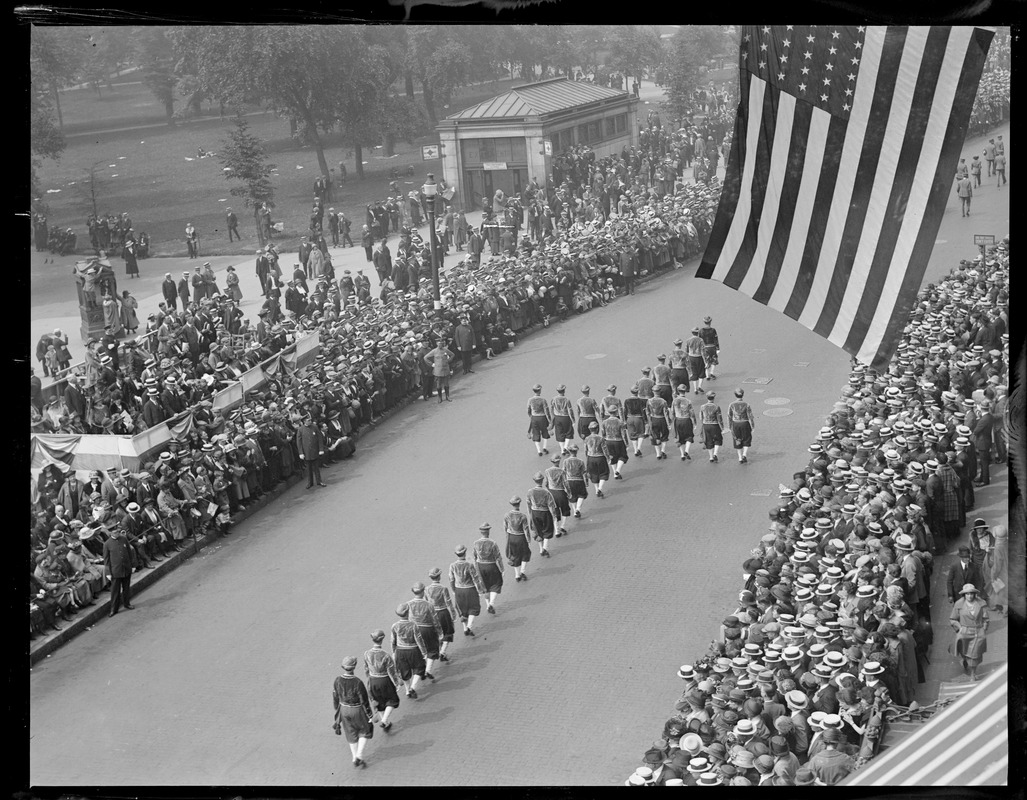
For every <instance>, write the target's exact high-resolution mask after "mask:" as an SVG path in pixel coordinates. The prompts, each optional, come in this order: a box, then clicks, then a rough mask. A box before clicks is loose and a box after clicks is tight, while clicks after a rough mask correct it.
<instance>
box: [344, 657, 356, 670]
mask: <svg viewBox="0 0 1027 800" xmlns="http://www.w3.org/2000/svg"><path fill="white" fill-rule="evenodd" d="M342 668H343V669H344V670H345V671H346V672H352V671H353V670H355V669H356V668H357V657H356V656H346V657H345V658H344V659H342Z"/></svg>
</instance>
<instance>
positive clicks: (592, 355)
mask: <svg viewBox="0 0 1027 800" xmlns="http://www.w3.org/2000/svg"><path fill="white" fill-rule="evenodd" d="M597 358H606V353H589V354H588V355H587V356H585V359H586V360H587V361H595V360H596V359H597Z"/></svg>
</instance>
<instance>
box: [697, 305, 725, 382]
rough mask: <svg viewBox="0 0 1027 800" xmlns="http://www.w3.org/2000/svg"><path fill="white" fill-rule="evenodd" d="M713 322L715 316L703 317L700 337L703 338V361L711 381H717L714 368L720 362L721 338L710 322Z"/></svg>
mask: <svg viewBox="0 0 1027 800" xmlns="http://www.w3.org/2000/svg"><path fill="white" fill-rule="evenodd" d="M711 322H713V317H703V324H702V327H701V328H699V338H700V339H702V340H703V363H704V366H705V367H706V374H707V375H708V376H709V378H710V380H711V381H715V380H717V376H716V375H714V374H713V370H714V368H715V367H716V366H717V364H719V363H720V339H719V338H718V337H717V329H716V328H714V327H713V325H711V324H710V323H711Z"/></svg>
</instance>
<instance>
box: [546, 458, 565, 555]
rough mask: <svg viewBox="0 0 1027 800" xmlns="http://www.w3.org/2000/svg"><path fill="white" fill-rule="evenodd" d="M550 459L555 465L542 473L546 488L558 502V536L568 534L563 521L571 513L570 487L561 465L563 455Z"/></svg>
mask: <svg viewBox="0 0 1027 800" xmlns="http://www.w3.org/2000/svg"><path fill="white" fill-rule="evenodd" d="M549 460H550V461H552V462H553V466H551V467H548V468H547V469H546V470H545V472H543V473H542V474H543V475H544V476H545V479H546V482H545V487H546V490H547V491H548V492H549V493H550V494H551V495H552V496H553V501H554V502H555V503H556V510H557V514H556V538H557V539H559V538H560V537H561V536H564V535H566V533H567V529H566V528H565V527H564V526H563V521H564V520H565V519H567V518H568V517H570V515H571V504H570V501H569V499H568V498H569V496H570V487H569V486H568V485H567V474H566V473H565V472H564V471H563V467H561V466H560V461H561V460H562V457H561V456H553V457H552V458H551V459H549Z"/></svg>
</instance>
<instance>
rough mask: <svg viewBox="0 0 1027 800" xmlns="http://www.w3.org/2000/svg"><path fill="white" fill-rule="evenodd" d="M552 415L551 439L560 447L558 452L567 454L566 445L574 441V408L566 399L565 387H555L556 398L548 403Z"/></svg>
mask: <svg viewBox="0 0 1027 800" xmlns="http://www.w3.org/2000/svg"><path fill="white" fill-rule="evenodd" d="M549 409H550V411H551V412H552V414H553V438H555V439H556V443H557V444H558V445H560V452H561V453H563V454H566V453H567V443H568V442H571V441H573V439H574V406H573V404H572V403H571V401H570V398H569V397H567V386H566V385H565V384H562V383H561V384H560V385H559V386H557V387H556V397H554V398H553V399H552V400H551V401H550V403H549Z"/></svg>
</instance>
